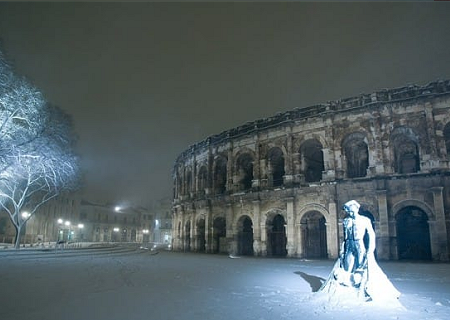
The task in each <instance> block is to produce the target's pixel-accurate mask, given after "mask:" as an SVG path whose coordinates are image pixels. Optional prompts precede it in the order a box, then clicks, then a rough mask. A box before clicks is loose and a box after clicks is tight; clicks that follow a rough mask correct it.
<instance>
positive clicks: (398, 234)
mask: <svg viewBox="0 0 450 320" xmlns="http://www.w3.org/2000/svg"><path fill="white" fill-rule="evenodd" d="M449 159H450V81H448V80H447V81H437V82H433V83H430V84H428V85H425V86H407V87H402V88H396V89H390V90H382V91H379V92H374V93H372V94H363V95H359V96H356V97H352V98H347V99H342V100H339V101H332V102H328V103H325V104H320V105H316V106H311V107H307V108H297V109H294V110H291V111H287V112H284V113H280V114H277V115H275V116H273V117H271V118H268V119H262V120H256V121H252V122H248V123H246V124H244V125H243V126H240V127H237V128H233V129H230V130H228V131H225V132H222V133H220V134H218V135H214V136H211V137H209V138H207V139H205V140H203V141H201V142H199V143H197V144H195V145H193V146H191V147H189V148H188V149H187V150H186V151H184V152H183V153H182V154H180V155H179V157H178V158H177V159H176V162H175V165H174V174H173V179H174V180H173V181H174V201H173V207H172V211H173V215H174V217H173V248H174V250H184V251H200V252H208V253H219V252H227V253H233V254H239V255H257V256H289V257H301V258H336V257H337V256H338V254H339V250H340V248H339V247H338V244H339V243H341V242H342V219H343V212H342V210H341V208H342V205H343V204H344V203H345V202H346V201H348V200H350V199H355V200H357V201H358V202H360V203H361V204H362V209H361V210H362V212H361V213H362V214H364V215H367V216H369V217H370V218H371V219H372V221H373V224H374V227H375V231H376V234H377V255H378V257H379V258H381V259H433V260H442V261H447V260H449V247H450V166H449Z"/></svg>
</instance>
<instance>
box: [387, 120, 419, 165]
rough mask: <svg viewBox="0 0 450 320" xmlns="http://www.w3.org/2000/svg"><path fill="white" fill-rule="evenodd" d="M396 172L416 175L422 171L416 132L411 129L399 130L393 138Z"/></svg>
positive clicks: (394, 133)
mask: <svg viewBox="0 0 450 320" xmlns="http://www.w3.org/2000/svg"><path fill="white" fill-rule="evenodd" d="M391 141H392V148H393V151H394V171H395V172H397V173H401V174H404V173H415V172H418V171H419V170H420V157H419V146H418V143H417V138H416V136H415V134H414V132H413V131H412V130H411V129H409V128H397V129H396V130H395V131H394V132H393V134H392V136H391Z"/></svg>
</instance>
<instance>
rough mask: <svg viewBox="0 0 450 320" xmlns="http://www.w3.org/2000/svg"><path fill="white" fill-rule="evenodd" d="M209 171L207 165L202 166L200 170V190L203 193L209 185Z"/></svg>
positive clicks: (198, 186)
mask: <svg viewBox="0 0 450 320" xmlns="http://www.w3.org/2000/svg"><path fill="white" fill-rule="evenodd" d="M207 174H208V172H207V170H206V166H202V167H201V168H200V170H199V171H198V185H197V188H198V191H199V192H200V193H203V192H204V191H205V189H206V188H207V187H208V185H207V181H208V180H207V179H208V175H207Z"/></svg>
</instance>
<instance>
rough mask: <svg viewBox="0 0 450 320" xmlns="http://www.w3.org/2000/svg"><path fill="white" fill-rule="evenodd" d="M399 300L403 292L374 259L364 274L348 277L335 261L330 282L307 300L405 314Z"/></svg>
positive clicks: (370, 258) (370, 261)
mask: <svg viewBox="0 0 450 320" xmlns="http://www.w3.org/2000/svg"><path fill="white" fill-rule="evenodd" d="M399 297H400V292H399V291H398V290H397V289H396V288H395V287H394V285H393V284H392V283H391V281H389V279H388V278H387V276H386V275H385V274H384V272H383V271H382V270H381V268H380V267H379V266H378V263H377V262H376V260H375V258H373V256H372V257H368V261H367V267H366V269H365V270H364V272H363V273H361V274H356V275H351V274H349V273H347V272H346V271H345V270H343V269H342V268H341V267H340V261H339V260H338V261H336V263H335V264H334V267H333V269H332V270H331V272H330V275H329V276H328V279H327V280H326V281H325V282H324V284H323V285H322V287H321V288H320V289H319V291H318V292H315V293H313V294H312V295H311V296H310V297H309V298H308V299H309V300H315V301H316V302H322V303H324V304H326V305H327V306H328V307H339V308H343V307H344V308H345V307H358V306H359V307H361V306H376V307H381V308H384V309H386V308H387V309H396V310H399V311H400V310H405V308H404V307H403V306H402V304H401V303H400V301H399Z"/></svg>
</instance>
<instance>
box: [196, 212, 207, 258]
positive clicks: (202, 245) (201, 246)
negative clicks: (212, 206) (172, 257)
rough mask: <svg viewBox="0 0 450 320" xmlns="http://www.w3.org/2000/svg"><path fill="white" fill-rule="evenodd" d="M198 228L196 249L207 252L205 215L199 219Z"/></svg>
mask: <svg viewBox="0 0 450 320" xmlns="http://www.w3.org/2000/svg"><path fill="white" fill-rule="evenodd" d="M196 229H197V230H196V240H197V241H196V250H197V252H206V225H205V218H204V217H203V216H202V217H200V218H199V219H198V220H197V223H196Z"/></svg>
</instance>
